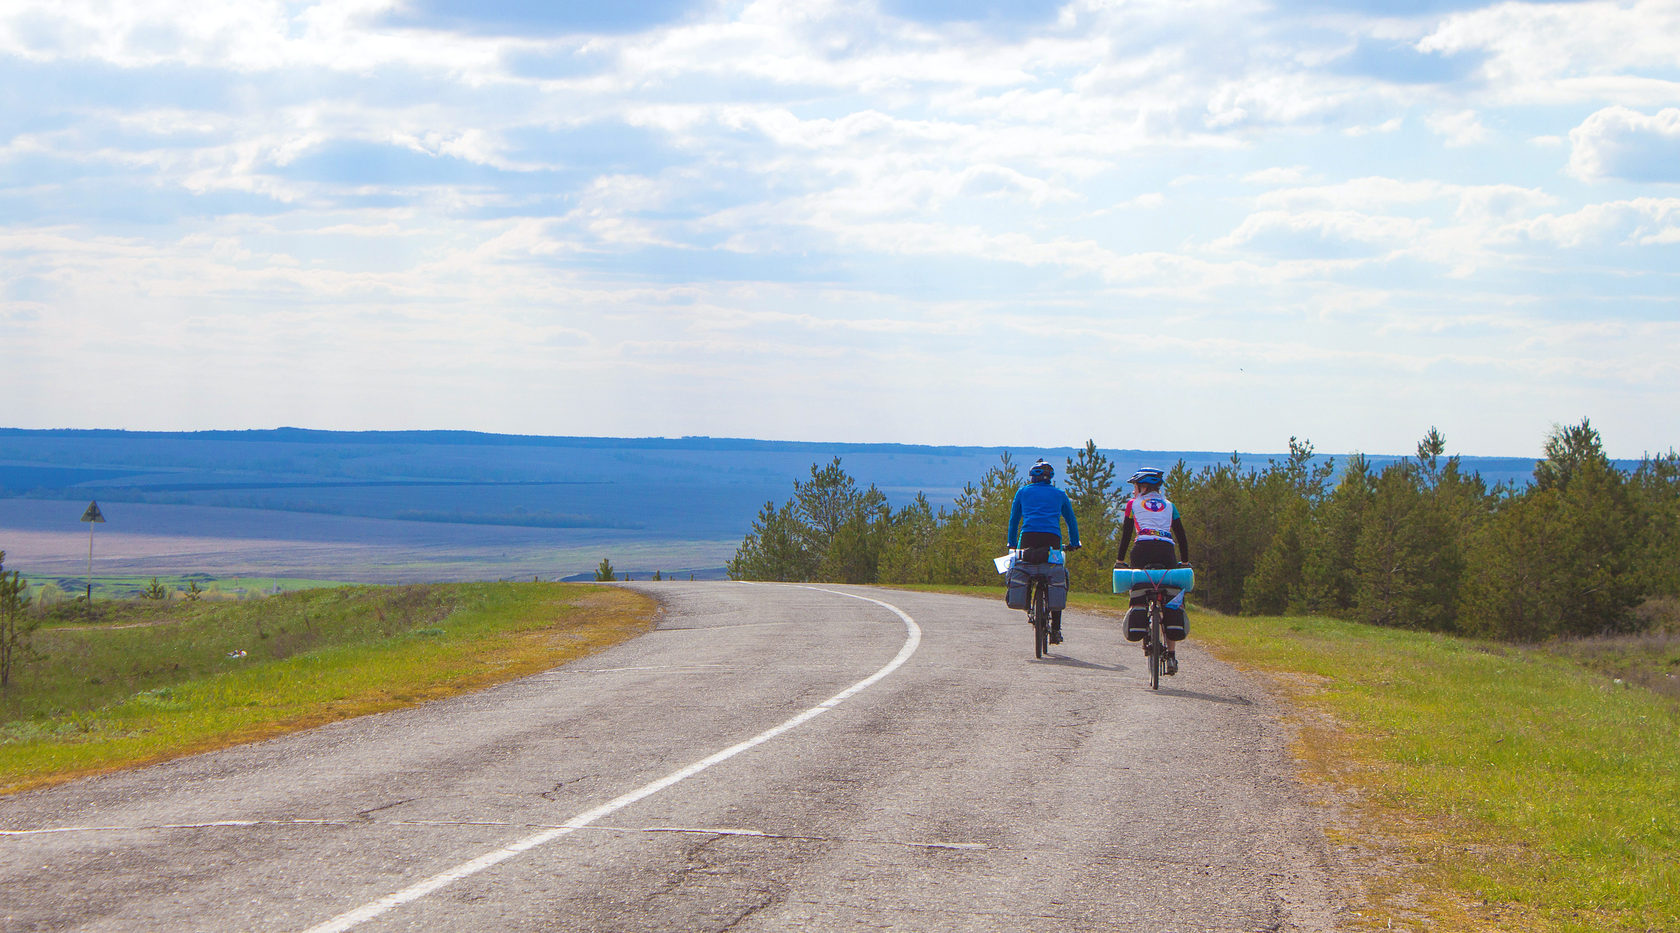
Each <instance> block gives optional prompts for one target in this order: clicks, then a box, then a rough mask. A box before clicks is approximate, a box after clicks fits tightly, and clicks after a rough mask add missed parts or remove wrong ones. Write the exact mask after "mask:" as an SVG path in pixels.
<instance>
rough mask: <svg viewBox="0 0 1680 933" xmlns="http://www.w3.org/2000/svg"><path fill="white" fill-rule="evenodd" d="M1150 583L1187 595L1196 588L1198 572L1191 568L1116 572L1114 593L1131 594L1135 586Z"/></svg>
mask: <svg viewBox="0 0 1680 933" xmlns="http://www.w3.org/2000/svg"><path fill="white" fill-rule="evenodd" d="M1139 583H1148V584H1154V585H1161V586H1170V587H1172V588H1174V589H1177V590H1182V591H1184V592H1186V593H1188V592H1190V590H1191V589H1193V588H1195V586H1196V571H1195V569H1194V568H1191V567H1174V568H1172V569H1171V570H1124V569H1123V570H1116V571H1114V592H1116V593H1129V592H1131V589H1132V587H1133V586H1134V585H1136V584H1139Z"/></svg>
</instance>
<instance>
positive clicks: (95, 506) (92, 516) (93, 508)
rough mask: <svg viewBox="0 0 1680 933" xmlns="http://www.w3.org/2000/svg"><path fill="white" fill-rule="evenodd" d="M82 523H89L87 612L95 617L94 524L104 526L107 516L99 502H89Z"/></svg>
mask: <svg viewBox="0 0 1680 933" xmlns="http://www.w3.org/2000/svg"><path fill="white" fill-rule="evenodd" d="M82 521H84V522H87V523H88V575H87V610H88V616H89V617H91V616H92V615H93V526H94V523H96V522H97V523H99V524H104V522H105V516H104V515H103V514H101V513H100V511H99V503H98V502H97V501H94V502H89V503H88V507H87V511H86V512H83V513H82Z"/></svg>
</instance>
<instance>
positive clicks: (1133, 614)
mask: <svg viewBox="0 0 1680 933" xmlns="http://www.w3.org/2000/svg"><path fill="white" fill-rule="evenodd" d="M1148 634H1149V610H1148V609H1145V608H1143V607H1142V606H1133V607H1132V608H1130V609H1128V610H1126V640H1127V641H1143V636H1145V635H1148Z"/></svg>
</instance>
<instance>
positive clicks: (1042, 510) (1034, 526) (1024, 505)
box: [1009, 460, 1079, 645]
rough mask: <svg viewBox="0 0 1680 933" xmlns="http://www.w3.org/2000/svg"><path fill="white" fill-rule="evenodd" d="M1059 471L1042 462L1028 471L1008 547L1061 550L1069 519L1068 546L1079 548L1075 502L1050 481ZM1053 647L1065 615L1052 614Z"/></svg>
mask: <svg viewBox="0 0 1680 933" xmlns="http://www.w3.org/2000/svg"><path fill="white" fill-rule="evenodd" d="M1055 476H1056V468H1055V467H1053V466H1051V465H1050V464H1048V463H1045V462H1044V461H1043V460H1039V461H1038V462H1037V463H1035V464H1033V465H1032V469H1030V470H1028V471H1027V479H1028V480H1030V481H1031V482H1029V483H1027V485H1025V486H1022V487H1021V488H1020V489H1017V490H1015V502H1014V504H1013V505H1011V506H1010V507H1009V547H1010V549H1012V550H1013V549H1014V548H1016V547H1023V548H1029V547H1052V548H1059V547H1061V546H1062V520H1063V519H1066V521H1067V528H1068V546H1069V547H1072V548H1077V547H1079V520H1078V519H1076V518H1074V517H1073V501H1072V500H1071V499H1069V498H1068V496H1067V493H1065V492H1062V491H1061V490H1060V489H1057V488H1056V487H1055V486H1052V485H1050V481H1051V480H1052V479H1054V478H1055ZM1050 643H1051V644H1052V645H1059V644H1061V643H1062V611H1061V610H1060V609H1054V610H1051V612H1050Z"/></svg>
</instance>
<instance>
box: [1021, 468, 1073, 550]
mask: <svg viewBox="0 0 1680 933" xmlns="http://www.w3.org/2000/svg"><path fill="white" fill-rule="evenodd" d="M1064 518H1065V519H1067V526H1068V536H1067V543H1069V544H1078V543H1079V520H1078V519H1076V518H1074V517H1073V501H1072V500H1070V499H1069V498H1068V497H1067V493H1065V492H1062V491H1061V490H1060V489H1057V488H1056V487H1054V486H1052V485H1050V484H1049V483H1028V484H1027V485H1025V486H1022V487H1021V488H1020V489H1017V490H1016V491H1015V504H1014V505H1011V506H1010V507H1009V546H1010V547H1012V548H1013V547H1016V546H1018V545H1019V544H1020V541H1021V532H1023V531H1048V532H1049V533H1051V534H1053V535H1057V536H1058V537H1059V536H1060V535H1061V533H1062V523H1061V519H1064Z"/></svg>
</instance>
